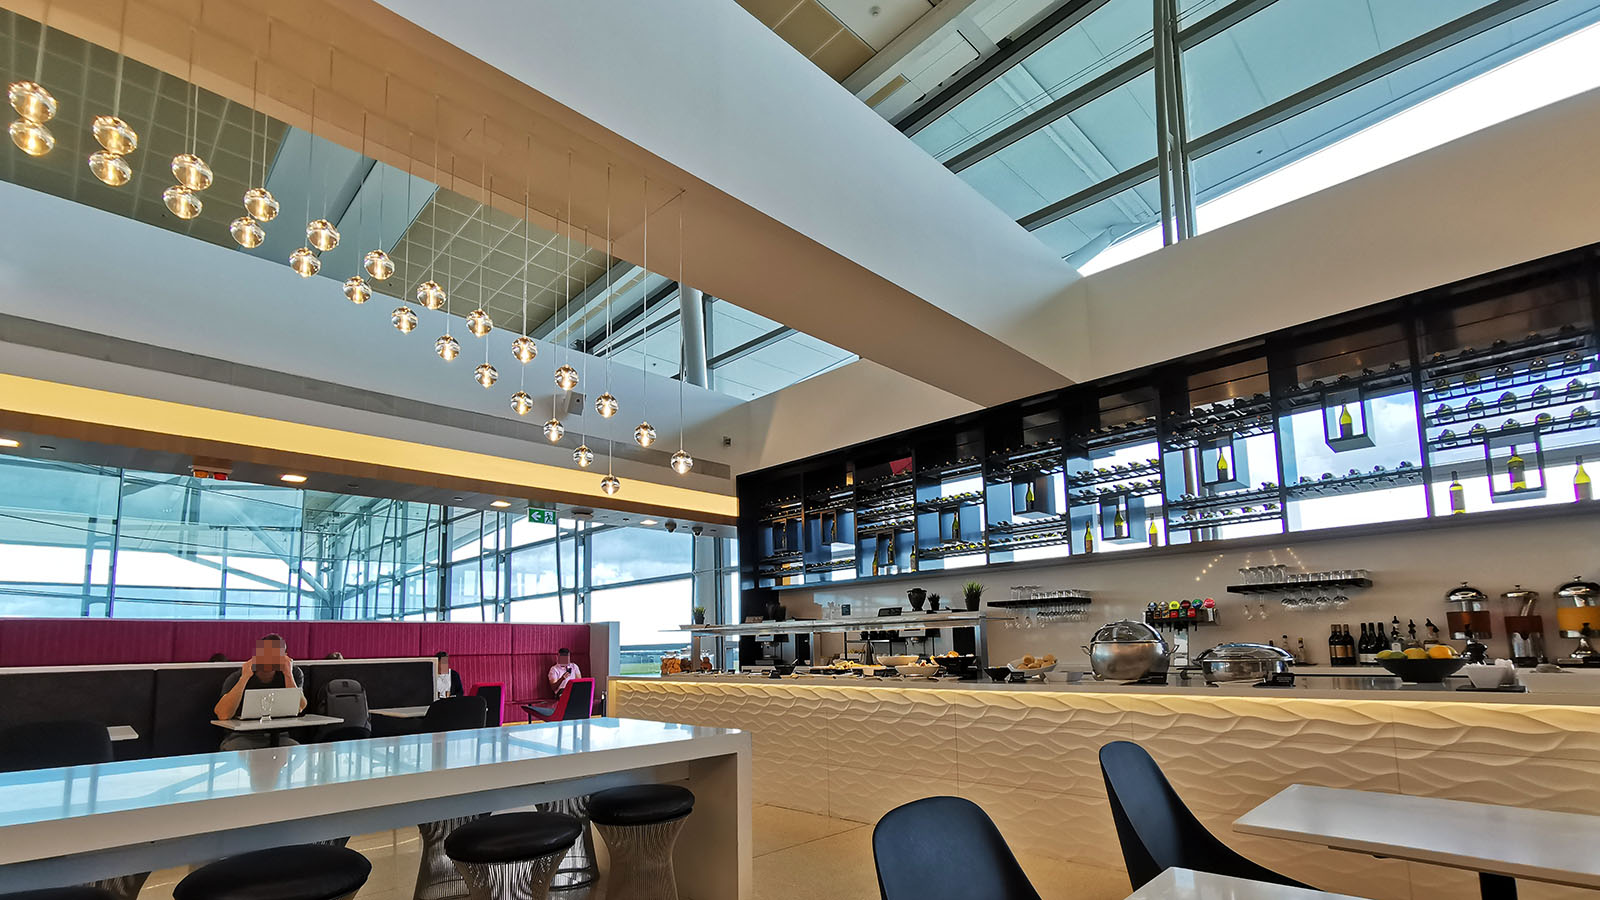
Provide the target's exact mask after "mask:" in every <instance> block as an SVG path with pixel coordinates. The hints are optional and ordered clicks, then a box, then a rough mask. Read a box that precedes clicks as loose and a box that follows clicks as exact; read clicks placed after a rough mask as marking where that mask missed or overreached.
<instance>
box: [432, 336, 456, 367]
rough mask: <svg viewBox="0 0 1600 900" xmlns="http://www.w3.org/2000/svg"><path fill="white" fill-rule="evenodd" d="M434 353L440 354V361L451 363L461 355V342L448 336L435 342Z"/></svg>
mask: <svg viewBox="0 0 1600 900" xmlns="http://www.w3.org/2000/svg"><path fill="white" fill-rule="evenodd" d="M433 352H435V353H437V354H439V358H440V359H442V360H444V361H445V362H449V361H450V360H452V359H455V358H456V357H458V356H460V355H461V342H460V341H458V340H456V339H455V338H453V337H451V336H450V335H448V334H447V335H445V336H443V337H441V338H439V339H438V340H437V341H434V342H433Z"/></svg>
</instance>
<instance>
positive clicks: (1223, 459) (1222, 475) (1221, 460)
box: [1217, 450, 1228, 481]
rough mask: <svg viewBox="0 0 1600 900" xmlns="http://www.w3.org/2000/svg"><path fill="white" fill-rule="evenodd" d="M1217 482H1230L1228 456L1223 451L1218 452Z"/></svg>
mask: <svg viewBox="0 0 1600 900" xmlns="http://www.w3.org/2000/svg"><path fill="white" fill-rule="evenodd" d="M1217 480H1218V481H1227V480H1228V455H1227V454H1226V453H1223V452H1222V451H1221V450H1218V451H1217Z"/></svg>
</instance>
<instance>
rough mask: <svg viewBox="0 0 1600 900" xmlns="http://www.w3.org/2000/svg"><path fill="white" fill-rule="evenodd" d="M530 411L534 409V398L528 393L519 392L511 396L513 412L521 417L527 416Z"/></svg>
mask: <svg viewBox="0 0 1600 900" xmlns="http://www.w3.org/2000/svg"><path fill="white" fill-rule="evenodd" d="M530 409H533V398H532V397H531V396H529V395H528V392H527V391H517V392H516V393H515V394H512V395H511V411H512V412H514V413H516V414H517V415H519V416H525V415H527V414H528V410H530Z"/></svg>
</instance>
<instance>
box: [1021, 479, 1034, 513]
mask: <svg viewBox="0 0 1600 900" xmlns="http://www.w3.org/2000/svg"><path fill="white" fill-rule="evenodd" d="M1022 502H1023V507H1022V508H1023V509H1024V510H1026V511H1028V512H1033V482H1031V481H1030V482H1028V496H1026V497H1024V498H1022Z"/></svg>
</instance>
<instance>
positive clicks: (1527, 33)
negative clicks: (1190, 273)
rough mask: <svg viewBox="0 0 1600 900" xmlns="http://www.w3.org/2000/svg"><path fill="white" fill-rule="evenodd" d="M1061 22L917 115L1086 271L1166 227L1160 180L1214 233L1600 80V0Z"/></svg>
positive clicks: (1363, 0)
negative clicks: (940, 105) (1165, 143)
mask: <svg viewBox="0 0 1600 900" xmlns="http://www.w3.org/2000/svg"><path fill="white" fill-rule="evenodd" d="M1162 5H1165V6H1167V8H1168V10H1169V11H1170V14H1171V17H1170V18H1169V19H1168V20H1167V21H1169V22H1170V23H1171V25H1170V27H1160V28H1158V27H1157V26H1158V24H1163V25H1164V24H1165V23H1158V21H1157V19H1156V16H1155V9H1156V7H1159V6H1162ZM1054 16H1055V17H1056V20H1057V21H1058V22H1059V23H1060V24H1059V25H1056V26H1055V27H1054V28H1052V29H1047V30H1044V31H1038V30H1037V26H1035V30H1029V31H1026V32H1022V33H1019V34H1017V35H1013V36H1012V37H1013V38H1014V39H1015V40H1013V41H1012V43H1011V45H1010V47H1009V48H1008V49H1005V50H1002V51H1001V52H1000V54H998V55H997V56H996V57H994V59H993V61H992V63H990V64H989V66H990V68H989V70H988V71H987V72H984V73H983V74H982V75H980V76H978V77H976V78H974V80H973V82H972V87H970V88H969V89H968V90H969V93H967V94H966V95H965V96H964V97H962V98H961V99H960V100H959V102H955V103H954V104H953V105H951V106H950V107H949V108H948V110H947V111H945V112H944V113H943V114H942V115H939V116H938V117H936V118H932V119H922V118H919V117H917V116H916V115H915V114H913V115H912V116H911V117H910V118H908V120H907V121H908V122H915V123H916V124H915V126H911V125H908V126H906V127H908V128H913V127H914V128H915V130H913V131H911V132H910V137H911V139H912V140H913V141H914V142H916V143H917V144H918V145H919V146H921V147H922V148H923V149H924V150H926V151H927V152H928V153H929V154H930V155H932V156H933V157H934V158H936V159H938V160H939V161H941V162H943V163H945V164H946V165H947V166H949V167H950V168H951V169H952V170H953V171H955V172H957V173H959V174H960V176H961V177H962V178H963V179H965V180H966V181H967V182H969V183H970V184H972V186H973V187H975V188H977V189H978V190H979V191H980V192H981V193H983V194H984V195H985V196H987V197H988V198H989V199H990V200H991V201H992V202H994V204H995V205H996V206H999V207H1000V208H1001V209H1003V210H1005V211H1006V213H1007V214H1008V215H1011V216H1012V217H1013V218H1015V219H1017V221H1018V222H1019V223H1021V224H1022V225H1023V226H1024V227H1026V228H1028V229H1029V230H1031V231H1033V232H1034V233H1035V234H1036V235H1037V236H1038V237H1039V238H1040V240H1042V241H1044V242H1045V243H1046V244H1047V245H1049V246H1050V247H1051V248H1052V249H1053V250H1055V251H1056V252H1057V253H1059V254H1060V255H1061V256H1063V257H1064V258H1066V259H1067V260H1068V261H1070V262H1072V263H1073V264H1074V265H1077V266H1079V267H1080V268H1081V269H1082V270H1083V271H1084V272H1086V273H1088V272H1093V271H1098V270H1100V269H1104V268H1106V267H1108V266H1111V265H1115V264H1117V263H1119V262H1122V261H1125V260H1127V259H1131V258H1133V257H1135V256H1138V255H1141V254H1143V253H1148V252H1150V251H1152V250H1155V249H1158V248H1159V247H1161V246H1162V244H1163V243H1164V242H1165V241H1167V240H1169V239H1170V238H1169V237H1167V236H1165V235H1164V234H1163V231H1162V228H1161V223H1162V220H1163V212H1162V210H1163V205H1162V196H1161V190H1162V188H1163V187H1164V185H1163V184H1161V183H1160V182H1159V181H1158V176H1159V175H1161V174H1163V173H1166V174H1167V175H1168V176H1169V177H1170V178H1171V180H1172V190H1173V192H1174V195H1173V199H1172V201H1171V204H1172V205H1171V206H1169V207H1168V212H1167V215H1166V218H1167V219H1169V220H1175V219H1177V218H1178V217H1179V215H1180V213H1179V207H1182V206H1184V205H1185V204H1186V205H1187V208H1189V209H1192V210H1193V218H1194V226H1193V230H1194V231H1196V232H1198V231H1206V230H1214V229H1216V228H1219V227H1222V226H1223V225H1226V224H1228V223H1230V222H1234V221H1238V220H1239V219H1241V218H1244V217H1246V216H1249V215H1253V214H1254V213H1256V212H1260V211H1261V210H1264V209H1268V208H1271V207H1273V206H1277V205H1280V204H1283V203H1287V202H1289V201H1290V200H1293V199H1296V198H1298V197H1303V196H1306V195H1307V194H1310V193H1312V192H1314V191H1317V190H1320V189H1322V188H1324V187H1328V186H1329V185H1331V184H1337V183H1339V182H1341V181H1344V180H1347V179H1350V178H1354V177H1355V176H1357V175H1360V174H1362V173H1364V172H1369V171H1372V170H1374V169H1377V168H1380V167H1382V166H1384V165H1387V164H1388V163H1391V162H1394V161H1395V160H1397V159H1402V158H1404V157H1406V156H1411V155H1413V154H1416V153H1420V152H1422V151H1424V150H1426V149H1429V148H1431V147H1434V146H1437V145H1439V144H1441V143H1444V142H1446V141H1449V140H1452V139H1454V138H1456V137H1460V136H1461V135H1463V134H1467V133H1470V132H1472V131H1476V130H1478V129H1481V128H1484V127H1487V126H1489V125H1492V124H1494V123H1496V122H1500V121H1503V120H1505V119H1508V118H1511V117H1513V116H1516V115H1519V114H1521V113H1523V112H1526V111H1528V110H1530V109H1535V108H1537V107H1539V106H1543V105H1545V104H1548V103H1551V102H1553V101H1555V100H1558V99H1561V98H1564V97H1568V96H1572V95H1574V94H1577V93H1580V92H1582V91H1584V90H1588V89H1590V88H1593V87H1595V86H1596V85H1597V84H1600V72H1597V71H1596V70H1595V67H1594V66H1593V64H1592V60H1593V59H1594V57H1595V55H1596V54H1600V26H1597V25H1596V23H1597V22H1600V0H1425V2H1424V0H1418V2H1409V0H1394V2H1368V0H1181V2H1175V3H1168V4H1151V3H1150V2H1148V0H1086V2H1072V0H1068V2H1063V3H1061V4H1059V5H1058V7H1057V10H1056V13H1055V14H1054ZM1167 46H1171V48H1172V51H1173V52H1172V53H1171V54H1170V56H1171V63H1170V64H1168V63H1166V62H1164V60H1165V58H1166V55H1164V54H1160V53H1157V52H1156V51H1157V49H1158V47H1167ZM1158 57H1162V59H1161V60H1158ZM1166 108H1172V109H1173V110H1174V112H1173V113H1172V114H1171V115H1167V113H1166ZM1163 122H1166V123H1169V124H1168V125H1166V126H1165V128H1163V126H1162V124H1161V123H1163ZM1160 134H1167V135H1169V137H1168V140H1170V141H1171V142H1172V143H1171V144H1170V146H1173V147H1174V148H1175V150H1174V151H1173V152H1172V153H1169V154H1161V153H1160V152H1159V150H1158V146H1159V141H1160V140H1161V139H1160V138H1159V137H1158V135H1160Z"/></svg>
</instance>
